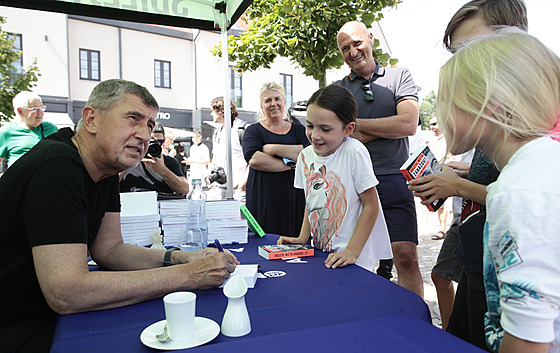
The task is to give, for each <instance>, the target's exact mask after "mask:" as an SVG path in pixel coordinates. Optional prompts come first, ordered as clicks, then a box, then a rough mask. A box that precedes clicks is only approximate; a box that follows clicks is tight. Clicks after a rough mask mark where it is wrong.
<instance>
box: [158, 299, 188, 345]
mask: <svg viewBox="0 0 560 353" xmlns="http://www.w3.org/2000/svg"><path fill="white" fill-rule="evenodd" d="M163 304H164V306H165V318H166V320H167V333H168V334H169V338H171V340H172V341H187V340H190V339H191V338H193V337H194V333H195V328H194V317H195V312H196V294H194V293H192V292H174V293H170V294H168V295H166V296H165V297H163Z"/></svg>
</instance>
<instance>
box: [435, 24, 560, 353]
mask: <svg viewBox="0 0 560 353" xmlns="http://www.w3.org/2000/svg"><path fill="white" fill-rule="evenodd" d="M559 112H560V59H559V58H558V56H557V55H555V54H554V53H553V52H552V51H551V50H549V49H548V48H546V47H545V46H544V45H543V44H542V43H541V42H539V41H538V40H537V39H535V38H534V37H532V36H530V35H528V34H526V33H524V32H522V31H519V30H512V29H503V30H498V31H497V33H496V34H493V35H489V36H487V37H484V38H480V39H478V40H475V41H473V42H471V43H469V44H467V45H466V46H465V47H464V48H462V49H460V50H459V51H458V52H457V54H456V55H455V56H454V57H452V58H451V59H450V60H449V61H448V62H447V63H446V64H445V65H444V66H443V67H442V69H441V73H440V84H439V92H438V102H437V116H438V118H439V122H440V125H441V126H442V129H443V131H444V134H445V136H446V138H447V141H448V148H449V150H450V152H451V153H453V154H459V153H463V152H465V151H468V150H470V149H471V148H473V147H478V148H481V149H482V150H483V152H484V153H485V154H486V155H487V156H489V157H490V158H491V159H492V160H493V161H494V162H495V163H496V165H497V166H498V168H499V169H501V173H500V176H499V177H498V179H497V180H496V182H494V183H492V184H490V185H489V186H488V187H487V191H488V195H487V197H486V209H487V217H486V226H485V229H484V282H485V289H486V297H487V303H488V312H487V313H486V316H485V333H486V342H487V344H488V347H489V348H490V349H491V350H492V351H494V352H498V351H499V352H502V353H504V352H559V351H560V345H559V338H560V311H559V307H560V256H559V254H558V249H560V236H559V235H560V231H559V229H560V218H559V217H558V214H560V183H558V177H557V175H558V174H559V173H560V163H559V162H560V143H558V142H557V141H554V140H553V139H552V138H551V137H550V135H551V134H552V133H553V132H554V128H555V127H556V126H557V122H558V115H559ZM500 346H501V348H500Z"/></svg>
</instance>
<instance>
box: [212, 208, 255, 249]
mask: <svg viewBox="0 0 560 353" xmlns="http://www.w3.org/2000/svg"><path fill="white" fill-rule="evenodd" d="M240 208H241V202H240V201H238V200H220V201H208V202H206V219H207V220H208V242H213V241H214V239H218V240H219V241H220V242H221V243H222V244H232V243H239V244H244V243H247V221H246V220H245V219H243V218H241V211H240Z"/></svg>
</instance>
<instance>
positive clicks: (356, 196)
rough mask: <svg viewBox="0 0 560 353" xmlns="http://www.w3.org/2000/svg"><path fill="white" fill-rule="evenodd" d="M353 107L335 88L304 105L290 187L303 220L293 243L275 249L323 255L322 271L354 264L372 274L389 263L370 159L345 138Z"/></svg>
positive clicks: (345, 93) (344, 93) (352, 121)
mask: <svg viewBox="0 0 560 353" xmlns="http://www.w3.org/2000/svg"><path fill="white" fill-rule="evenodd" d="M357 115H358V105H357V103H356V100H355V99H354V96H353V95H352V93H351V92H350V91H349V90H347V89H346V88H344V87H342V86H339V85H330V86H327V87H323V88H321V89H319V90H318V91H317V92H315V93H314V94H313V96H311V98H310V99H309V101H308V103H307V127H306V134H307V138H308V139H309V141H310V142H311V145H310V146H308V147H306V148H305V149H303V150H302V151H301V153H300V154H299V157H298V160H297V164H296V177H295V181H294V186H295V187H296V188H299V189H304V190H305V203H306V209H305V216H304V221H303V225H302V227H301V232H300V235H299V237H297V238H292V237H280V238H279V239H278V244H305V243H306V242H307V240H308V239H309V236H310V235H311V236H312V244H313V246H314V247H316V248H318V249H320V250H323V251H326V252H329V253H331V254H329V256H328V257H327V259H326V260H325V266H326V267H328V268H337V267H342V266H348V265H352V264H354V263H356V264H357V265H359V266H361V267H363V268H365V269H368V270H370V271H373V268H374V266H375V264H376V263H377V261H378V260H379V259H390V258H392V256H393V255H392V252H391V243H390V240H389V233H388V232H387V225H386V224H385V219H384V217H383V213H382V209H381V204H380V202H379V197H378V195H377V190H376V188H375V186H376V185H377V184H378V181H377V178H376V177H375V174H374V172H373V166H372V163H371V159H370V155H369V152H368V150H367V149H366V148H365V146H364V145H363V144H362V143H361V142H359V141H358V140H356V139H353V138H351V137H350V135H351V134H352V132H353V131H354V128H355V126H356V122H355V121H356V117H357Z"/></svg>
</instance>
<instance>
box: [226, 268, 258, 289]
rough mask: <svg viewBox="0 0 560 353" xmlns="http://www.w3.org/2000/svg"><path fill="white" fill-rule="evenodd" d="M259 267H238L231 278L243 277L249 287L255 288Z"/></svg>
mask: <svg viewBox="0 0 560 353" xmlns="http://www.w3.org/2000/svg"><path fill="white" fill-rule="evenodd" d="M258 266H259V265H237V267H236V268H235V271H233V273H232V274H231V276H230V277H229V278H231V277H232V276H233V275H240V276H243V278H244V279H245V282H247V287H249V288H254V287H255V284H256V283H257V273H258ZM229 278H228V279H226V280H225V282H224V283H223V284H222V285H221V286H220V288H222V287H223V286H224V285H225V284H226V283H227V281H228V280H229Z"/></svg>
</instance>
